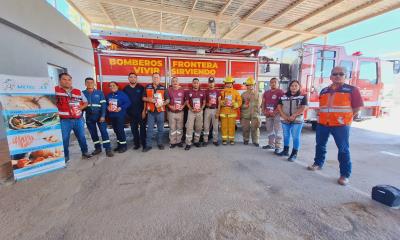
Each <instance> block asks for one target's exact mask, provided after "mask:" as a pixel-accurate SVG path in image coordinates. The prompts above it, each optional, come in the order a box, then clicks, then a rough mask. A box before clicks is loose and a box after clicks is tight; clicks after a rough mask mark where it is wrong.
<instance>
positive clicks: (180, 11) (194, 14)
mask: <svg viewBox="0 0 400 240" xmlns="http://www.w3.org/2000/svg"><path fill="white" fill-rule="evenodd" d="M88 1H91V2H95V3H101V2H106V3H108V4H113V5H119V6H127V7H133V8H138V9H144V10H149V11H153V12H154V11H156V12H163V13H171V14H175V15H180V16H190V17H191V18H199V19H205V20H215V21H217V22H218V21H219V22H232V21H234V19H235V18H234V17H229V16H221V17H218V16H217V15H216V14H213V13H205V12H202V11H197V10H192V11H190V10H188V9H187V8H182V7H171V6H165V5H161V4H144V3H142V2H139V1H136V0H131V1H129V2H126V1H121V0H88ZM238 24H239V25H245V26H251V27H259V28H267V29H273V30H280V31H283V32H291V33H299V34H304V35H311V36H319V35H321V34H319V33H313V32H306V31H299V30H293V29H288V28H281V27H274V26H271V25H269V24H265V23H264V22H261V21H255V20H240V21H239V23H238Z"/></svg>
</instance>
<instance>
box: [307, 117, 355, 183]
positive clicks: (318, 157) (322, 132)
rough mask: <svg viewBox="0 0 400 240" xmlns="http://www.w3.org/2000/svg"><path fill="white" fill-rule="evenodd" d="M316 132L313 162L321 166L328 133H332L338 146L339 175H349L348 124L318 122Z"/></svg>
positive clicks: (323, 160)
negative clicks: (333, 124) (332, 124)
mask: <svg viewBox="0 0 400 240" xmlns="http://www.w3.org/2000/svg"><path fill="white" fill-rule="evenodd" d="M316 130H317V132H316V138H315V140H316V147H315V158H314V164H315V165H318V166H320V167H322V166H323V165H324V162H325V155H326V144H327V143H328V139H329V135H330V134H332V136H333V139H334V140H335V143H336V146H337V148H338V160H339V168H340V176H343V177H347V178H348V177H350V175H351V159H350V145H349V136H350V126H341V127H327V126H323V125H320V124H318V125H317V129H316Z"/></svg>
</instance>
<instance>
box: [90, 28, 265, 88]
mask: <svg viewBox="0 0 400 240" xmlns="http://www.w3.org/2000/svg"><path fill="white" fill-rule="evenodd" d="M91 40H92V45H93V49H94V57H95V68H96V75H97V80H98V88H99V89H102V90H103V91H104V92H105V93H108V88H107V87H105V85H106V84H107V83H108V82H110V81H116V82H120V83H121V85H122V86H124V85H126V84H128V80H127V75H128V73H130V72H135V73H136V74H137V75H138V76H139V83H140V84H143V85H144V84H148V83H151V75H152V74H153V73H155V72H157V73H160V74H161V77H162V80H163V82H164V84H165V85H167V86H168V84H169V83H170V78H171V77H172V76H176V77H178V78H179V79H180V82H181V85H182V86H183V87H184V88H189V86H190V84H191V82H192V79H193V78H195V77H197V78H199V79H200V83H201V87H202V88H204V87H205V86H206V83H207V79H208V77H210V76H213V77H214V78H215V80H216V86H217V88H221V87H222V84H223V80H224V79H225V77H227V76H228V75H230V76H232V77H233V78H234V79H235V80H236V83H235V84H234V87H235V88H236V89H239V90H243V89H244V86H243V85H242V83H243V82H244V81H245V79H246V78H248V77H249V76H252V77H254V78H255V79H256V80H257V72H258V53H259V51H260V50H261V48H262V47H263V45H261V44H258V43H248V42H239V41H231V40H217V39H216V40H213V39H212V40H210V39H205V38H194V37H181V36H179V37H178V36H176V37H175V36H160V35H156V34H144V33H127V32H109V31H97V32H93V34H92V36H91Z"/></svg>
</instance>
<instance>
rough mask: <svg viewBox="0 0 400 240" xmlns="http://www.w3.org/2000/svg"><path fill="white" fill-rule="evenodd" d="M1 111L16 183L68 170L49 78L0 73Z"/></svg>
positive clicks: (52, 86) (52, 88) (51, 83)
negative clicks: (52, 172)
mask: <svg viewBox="0 0 400 240" xmlns="http://www.w3.org/2000/svg"><path fill="white" fill-rule="evenodd" d="M0 109H1V111H2V117H3V119H4V126H3V131H4V132H5V133H6V135H7V142H8V148H9V152H10V158H11V164H12V168H13V174H14V179H15V180H16V181H19V180H23V179H26V178H30V177H32V176H36V175H42V174H44V173H48V172H51V171H54V170H57V169H60V168H64V167H65V159H64V149H63V142H62V135H61V125H60V118H59V116H58V109H57V106H56V100H55V92H54V84H53V82H52V81H51V80H50V79H49V78H47V77H44V78H38V77H21V76H11V75H1V74H0Z"/></svg>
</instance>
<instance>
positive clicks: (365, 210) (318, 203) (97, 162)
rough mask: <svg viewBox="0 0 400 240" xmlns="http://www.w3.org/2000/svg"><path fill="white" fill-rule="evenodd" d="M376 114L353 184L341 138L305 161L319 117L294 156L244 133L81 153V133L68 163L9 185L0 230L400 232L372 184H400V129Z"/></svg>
mask: <svg viewBox="0 0 400 240" xmlns="http://www.w3.org/2000/svg"><path fill="white" fill-rule="evenodd" d="M371 123H373V122H369V123H368V122H363V123H356V124H354V128H353V130H352V137H351V144H352V146H351V147H352V157H353V162H354V163H353V164H354V168H353V171H354V173H353V177H352V179H351V185H349V186H347V187H342V186H339V185H337V184H336V180H337V177H338V163H337V161H336V147H335V145H334V142H333V139H330V143H329V150H328V158H327V159H328V160H327V163H326V166H325V168H324V170H323V171H320V172H318V173H314V172H309V171H307V170H306V169H305V166H306V165H308V164H311V163H312V159H313V154H314V141H315V140H314V138H315V137H314V132H313V131H312V130H311V129H310V127H306V128H305V129H304V130H303V146H302V150H301V152H300V156H299V160H298V161H297V162H295V163H290V162H288V161H285V159H283V158H279V157H276V156H274V155H273V154H272V152H270V151H266V150H262V149H261V148H256V147H254V146H252V145H249V146H244V145H243V144H241V143H238V144H236V145H235V146H220V147H215V146H213V145H209V146H208V147H207V148H200V149H197V148H192V149H191V150H190V151H184V150H183V149H172V150H171V149H168V148H166V150H164V151H160V150H158V149H153V150H152V151H150V152H149V153H142V152H141V151H134V150H129V151H128V152H126V153H124V154H117V155H116V157H114V158H106V157H105V156H104V155H105V154H102V155H100V156H99V157H95V158H93V159H90V160H80V159H79V158H80V154H79V151H78V148H77V145H76V142H74V143H73V148H72V152H73V153H74V154H73V155H72V163H71V164H70V165H69V166H68V168H67V169H65V170H61V171H57V172H54V173H51V174H48V175H43V176H40V177H36V178H33V179H30V180H26V181H23V182H19V183H16V184H3V185H1V186H0V239H4V240H6V239H41V240H42V239H145V240H149V239H150V240H152V239H163V240H164V239H165V240H166V239H174V240H177V239H185V240H186V239H200V240H202V239H239V240H245V239H268V240H269V239H279V240H281V239H362V240H365V239H393V240H395V239H399V236H400V210H395V209H390V208H388V207H386V206H384V205H381V204H379V203H376V202H374V201H372V200H370V191H371V188H372V186H374V185H376V184H392V185H394V186H397V187H399V186H400V177H399V176H400V137H399V134H400V133H397V135H390V134H384V133H378V132H375V131H374V128H373V127H371V126H370V125H371ZM367 129H369V130H367ZM371 129H372V130H371ZM239 134H240V133H239ZM239 134H238V135H239ZM261 144H262V145H264V144H265V131H263V132H262V141H261Z"/></svg>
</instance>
